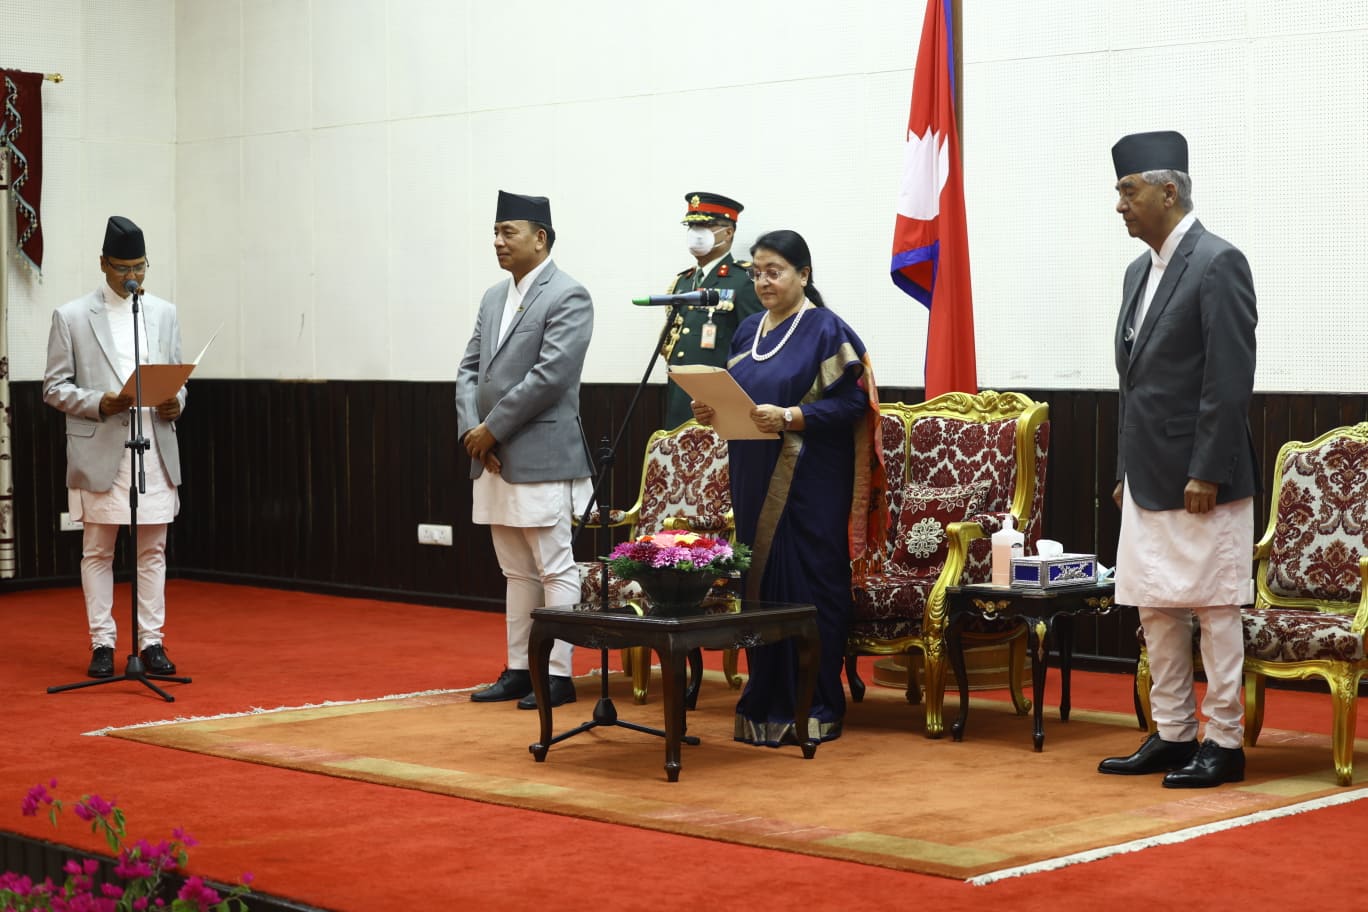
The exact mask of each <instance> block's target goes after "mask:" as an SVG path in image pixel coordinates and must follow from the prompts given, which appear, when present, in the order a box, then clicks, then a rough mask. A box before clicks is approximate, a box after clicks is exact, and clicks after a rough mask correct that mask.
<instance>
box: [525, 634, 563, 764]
mask: <svg viewBox="0 0 1368 912" xmlns="http://www.w3.org/2000/svg"><path fill="white" fill-rule="evenodd" d="M555 642H556V640H555V637H552V636H547V635H546V634H545V633H543V632H542V631H539V630H538V629H537V622H536V621H535V620H534V621H533V622H532V633H531V635H530V636H529V637H528V639H527V664H528V667H529V669H530V671H531V673H532V693H534V694H536V695H537V715H538V716H539V717H540V718H541V737H540V738H539V739H538V740H537V743H536V744H531V745H528V748H527V749H528V750H529V751H531V752H532V756H533V757H534V758H535V759H536V761H537V762H538V763H541V762H543V761H545V760H546V751H547V749H548V748H550V746H551V647H552V646H553V645H555Z"/></svg>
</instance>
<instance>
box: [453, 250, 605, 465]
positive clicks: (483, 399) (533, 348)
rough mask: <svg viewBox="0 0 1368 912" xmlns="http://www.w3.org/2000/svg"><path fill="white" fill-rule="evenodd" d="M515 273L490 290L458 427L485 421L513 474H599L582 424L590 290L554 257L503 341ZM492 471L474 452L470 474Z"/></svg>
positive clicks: (460, 375) (460, 385)
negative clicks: (500, 340)
mask: <svg viewBox="0 0 1368 912" xmlns="http://www.w3.org/2000/svg"><path fill="white" fill-rule="evenodd" d="M511 281H512V279H511V278H510V279H508V280H506V281H503V282H500V283H499V284H497V285H495V286H494V287H493V288H490V289H489V290H488V291H486V292H485V293H484V298H483V299H482V300H481V301H480V313H479V316H478V317H476V319H475V332H474V334H473V335H472V336H471V337H470V344H469V345H467V346H466V351H465V356H464V357H463V358H461V366H460V369H459V370H458V371H457V374H456V434H457V437H458V438H460V437H464V436H465V434H466V432H467V431H469V430H470V429H472V428H474V427H475V426H476V425H478V424H479V423H480V422H481V421H483V422H484V423H485V425H486V426H487V427H488V428H489V431H490V433H491V434H493V435H494V439H496V440H497V441H498V442H499V443H498V446H497V447H496V448H495V451H494V452H495V455H497V456H498V457H499V461H500V463H501V465H502V469H501V473H502V475H503V477H504V479H505V480H506V481H509V482H511V483H514V484H518V483H524V482H533V481H563V480H567V479H572V478H587V477H589V476H590V475H592V474H593V469H592V460H591V459H590V456H589V445H588V443H587V442H586V441H585V439H584V431H583V429H582V428H581V426H580V415H579V389H580V375H581V373H582V372H583V370H584V357H585V355H586V353H587V352H588V351H589V338H590V336H591V335H592V334H593V331H594V303H593V301H592V300H590V298H589V292H588V291H586V290H585V289H584V286H583V285H581V284H579V283H578V282H576V281H575V280H574V279H573V278H571V277H570V276H569V275H568V274H566V273H564V272H561V271H560V270H559V269H557V268H556V264H555V263H554V262H549V263H547V265H546V268H545V269H543V270H542V271H541V274H540V275H538V276H537V278H536V280H535V281H534V282H533V283H532V287H531V288H529V289H528V290H527V295H526V296H525V297H524V298H523V302H522V308H521V309H520V311H519V312H518V313H517V314H516V315H515V316H514V318H513V323H512V325H511V326H510V327H509V329H508V335H507V336H506V337H505V338H504V341H503V344H502V345H499V344H498V338H499V323H500V321H501V320H502V317H503V308H504V301H505V299H506V298H507V296H508V285H509V282H511ZM483 471H484V466H483V465H481V464H480V462H479V461H478V460H472V464H471V466H470V477H471V478H477V477H479V475H480V473H481V472H483Z"/></svg>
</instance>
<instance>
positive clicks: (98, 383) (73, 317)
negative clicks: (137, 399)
mask: <svg viewBox="0 0 1368 912" xmlns="http://www.w3.org/2000/svg"><path fill="white" fill-rule="evenodd" d="M110 294H113V292H112V291H111V292H110ZM141 311H142V316H143V317H144V321H143V322H145V324H146V326H147V336H146V338H144V339H143V340H142V341H141V343H140V344H141V345H142V346H144V350H145V351H146V352H148V360H149V361H150V362H152V363H154V364H180V363H181V336H180V324H179V323H178V322H177V320H176V308H175V305H173V304H172V303H171V302H170V301H164V300H162V299H161V298H157V297H153V296H152V295H143V296H142V304H141ZM139 331H141V328H140V330H139ZM117 363H118V355H117V353H116V351H115V349H114V335H113V333H112V331H111V330H110V328H109V312H108V311H107V310H106V309H105V305H104V298H103V297H102V296H101V294H100V292H99V291H98V290H96V291H92V292H91V293H90V294H88V295H86V296H85V297H83V298H77V299H76V300H75V301H68V302H67V303H66V304H63V305H62V306H61V307H59V308H57V309H56V310H55V311H53V313H52V329H51V331H49V333H48V348H47V371H46V373H44V375H43V401H44V402H46V403H47V404H48V405H50V406H52V407H53V408H55V409H57V410H58V411H61V412H65V413H66V444H67V445H66V450H67V473H66V482H67V487H69V488H80V489H82V490H85V491H108V490H109V489H110V487H111V486H113V484H114V476H115V474H116V473H117V472H118V470H119V463H120V462H121V461H123V460H125V459H128V458H129V456H128V454H129V450H128V448H127V447H125V446H124V443H125V442H126V441H127V440H128V436H129V434H128V426H129V422H130V420H131V415H130V414H129V413H128V412H123V413H122V414H118V415H111V416H109V417H108V418H105V417H102V416H101V415H100V399H101V397H103V396H104V394H105V393H117V392H118V391H119V390H120V389H122V388H123V385H124V381H125V380H126V379H127V378H126V377H121V376H119V373H118V369H117V367H116V365H117ZM176 398H177V399H178V400H180V404H181V407H182V408H184V407H185V400H186V392H185V387H181V389H180V392H179V393H177V394H176ZM150 404H151V405H156V404H157V403H150ZM147 432H148V425H147V422H146V420H145V419H144V423H143V433H147ZM151 433H153V434H155V435H156V439H157V450H158V452H160V453H161V458H162V464H163V465H165V466H166V474H167V476H168V477H169V478H170V479H171V483H172V484H174V485H177V486H179V485H180V483H181V472H180V450H179V449H177V447H176V425H175V423H174V422H171V421H164V420H163V419H161V418H159V417H158V416H157V414H156V412H155V410H154V411H153V412H152V422H151Z"/></svg>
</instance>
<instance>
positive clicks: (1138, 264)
mask: <svg viewBox="0 0 1368 912" xmlns="http://www.w3.org/2000/svg"><path fill="white" fill-rule="evenodd" d="M1149 271H1150V255H1149V252H1148V251H1146V252H1145V253H1144V254H1143V255H1141V256H1140V257H1139V258H1138V259H1136V260H1135V261H1134V262H1133V263H1131V264H1130V266H1128V267H1127V268H1126V278H1125V283H1124V285H1123V291H1122V305H1121V314H1120V317H1119V318H1118V320H1117V322H1116V339H1115V345H1116V371H1117V374H1118V375H1119V376H1120V381H1121V382H1120V393H1121V395H1120V409H1121V410H1120V414H1119V416H1118V421H1117V428H1118V437H1119V439H1118V443H1117V458H1116V478H1117V480H1118V481H1120V480H1121V479H1122V478H1123V477H1125V478H1127V479H1128V480H1129V485H1130V491H1131V494H1132V496H1134V497H1135V502H1136V503H1137V504H1139V505H1140V506H1141V507H1144V508H1145V509H1147V510H1177V509H1182V508H1183V487H1184V486H1185V485H1186V484H1187V480H1188V479H1189V478H1197V479H1200V480H1202V481H1209V482H1213V483H1215V484H1216V485H1217V486H1218V488H1217V493H1216V502H1217V503H1229V502H1230V501H1233V500H1239V499H1241V498H1244V497H1249V496H1251V495H1253V494H1254V493H1255V492H1256V491H1258V490H1259V477H1258V466H1257V462H1256V458H1255V451H1254V442H1253V435H1252V434H1251V433H1250V430H1249V401H1250V398H1251V397H1252V395H1253V392H1254V360H1255V334H1254V328H1255V326H1256V325H1257V324H1258V321H1259V317H1258V312H1257V310H1256V307H1255V298H1254V280H1253V277H1252V276H1251V275H1250V271H1249V261H1248V260H1246V259H1245V256H1244V254H1243V253H1241V252H1240V251H1239V250H1238V249H1236V248H1235V247H1233V246H1232V245H1231V244H1229V243H1228V242H1226V241H1224V240H1222V239H1221V238H1219V237H1217V236H1216V235H1214V234H1211V233H1209V232H1208V231H1207V230H1206V229H1205V228H1204V227H1202V223H1201V222H1195V223H1194V224H1193V225H1192V227H1191V228H1190V229H1189V230H1188V233H1187V234H1186V235H1185V236H1184V237H1183V239H1182V241H1181V242H1180V243H1179V244H1178V249H1177V250H1175V251H1174V254H1173V257H1172V259H1171V260H1170V261H1169V264H1168V266H1167V267H1166V268H1165V269H1164V276H1163V279H1162V280H1161V281H1160V283H1159V288H1158V290H1157V291H1156V292H1155V295H1154V300H1153V301H1152V302H1151V303H1150V307H1149V311H1148V313H1147V314H1146V316H1145V322H1144V324H1143V325H1142V326H1141V327H1140V332H1139V333H1138V334H1137V335H1136V337H1135V340H1134V342H1133V344H1132V345H1131V346H1130V348H1129V351H1128V350H1127V345H1126V341H1125V335H1126V329H1127V328H1128V327H1129V326H1130V325H1131V322H1132V320H1133V318H1134V314H1135V308H1136V307H1137V306H1138V305H1139V302H1140V300H1141V296H1142V294H1143V293H1144V289H1145V281H1146V279H1147V278H1148V276H1149Z"/></svg>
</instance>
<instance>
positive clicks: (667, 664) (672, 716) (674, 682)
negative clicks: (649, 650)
mask: <svg viewBox="0 0 1368 912" xmlns="http://www.w3.org/2000/svg"><path fill="white" fill-rule="evenodd" d="M657 654H659V656H660V675H661V677H662V678H663V679H664V685H665V687H664V690H665V696H664V701H663V702H664V703H665V778H667V779H668V780H669V781H671V782H678V781H679V768H680V765H681V764H680V759H679V753H680V751H679V744H680V741H681V740H683V737H684V722H685V718H684V717H685V709H684V707H685V703H686V697H685V692H684V691H685V679H686V674H685V671H686V668H685V666H686V664H687V658H688V653H687V652H681V651H679V650H677V649H675V647H674V644H672V643H671V644H669V645H667V646H666V647H665V648H664V649H657Z"/></svg>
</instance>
